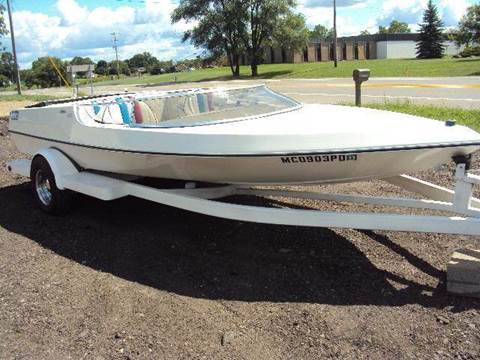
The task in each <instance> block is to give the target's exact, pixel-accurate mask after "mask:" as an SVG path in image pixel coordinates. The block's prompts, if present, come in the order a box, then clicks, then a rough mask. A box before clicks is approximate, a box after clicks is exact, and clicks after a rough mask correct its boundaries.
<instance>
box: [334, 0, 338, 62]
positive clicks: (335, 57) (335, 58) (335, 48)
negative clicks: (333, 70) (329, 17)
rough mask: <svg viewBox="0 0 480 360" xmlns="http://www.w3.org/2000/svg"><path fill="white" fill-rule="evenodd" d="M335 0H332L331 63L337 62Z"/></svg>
mask: <svg viewBox="0 0 480 360" xmlns="http://www.w3.org/2000/svg"><path fill="white" fill-rule="evenodd" d="M337 59H338V56H337V0H333V63H334V64H335V67H337V66H338V64H337Z"/></svg>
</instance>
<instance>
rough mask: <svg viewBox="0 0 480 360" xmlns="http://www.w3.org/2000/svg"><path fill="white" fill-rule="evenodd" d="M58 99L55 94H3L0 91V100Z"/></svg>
mask: <svg viewBox="0 0 480 360" xmlns="http://www.w3.org/2000/svg"><path fill="white" fill-rule="evenodd" d="M54 99H56V97H55V96H50V95H1V93H0V101H2V102H6V101H32V102H34V101H46V100H54Z"/></svg>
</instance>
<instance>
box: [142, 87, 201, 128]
mask: <svg viewBox="0 0 480 360" xmlns="http://www.w3.org/2000/svg"><path fill="white" fill-rule="evenodd" d="M203 95H204V94H199V95H193V96H192V95H190V96H172V97H167V98H156V99H144V100H138V101H137V102H138V104H135V106H134V118H135V122H136V123H137V124H147V125H155V124H159V123H161V122H163V121H169V120H174V119H179V118H183V117H187V116H192V115H198V114H201V113H203V112H207V111H208V105H207V101H206V100H204V99H203ZM199 96H200V101H199Z"/></svg>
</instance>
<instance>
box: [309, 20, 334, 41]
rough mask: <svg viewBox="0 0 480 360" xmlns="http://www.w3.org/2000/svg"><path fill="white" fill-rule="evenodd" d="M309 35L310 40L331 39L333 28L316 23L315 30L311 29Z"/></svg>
mask: <svg viewBox="0 0 480 360" xmlns="http://www.w3.org/2000/svg"><path fill="white" fill-rule="evenodd" d="M308 37H309V39H310V40H326V41H328V40H331V39H333V29H332V28H330V29H329V28H327V27H326V26H323V25H321V24H318V25H315V27H314V28H313V30H311V31H309V34H308Z"/></svg>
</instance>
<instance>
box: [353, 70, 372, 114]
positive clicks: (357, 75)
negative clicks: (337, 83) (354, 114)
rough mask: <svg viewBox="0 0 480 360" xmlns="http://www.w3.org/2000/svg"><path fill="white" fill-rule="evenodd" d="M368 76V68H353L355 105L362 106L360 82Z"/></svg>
mask: <svg viewBox="0 0 480 360" xmlns="http://www.w3.org/2000/svg"><path fill="white" fill-rule="evenodd" d="M369 77H370V69H355V70H353V81H355V105H357V106H362V83H363V82H364V81H367V80H368V78H369Z"/></svg>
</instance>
